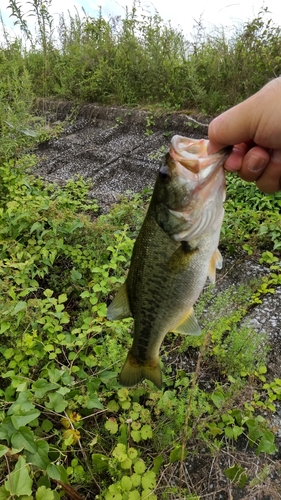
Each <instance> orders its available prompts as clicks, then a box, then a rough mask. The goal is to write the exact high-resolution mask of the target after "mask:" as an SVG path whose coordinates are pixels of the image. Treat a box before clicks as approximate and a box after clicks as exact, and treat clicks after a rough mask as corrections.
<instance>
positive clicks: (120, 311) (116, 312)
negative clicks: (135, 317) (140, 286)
mask: <svg viewBox="0 0 281 500" xmlns="http://www.w3.org/2000/svg"><path fill="white" fill-rule="evenodd" d="M130 316H132V313H131V308H130V304H129V299H128V293H127V284H126V282H125V283H124V284H123V285H122V286H121V288H120V289H119V290H118V292H117V294H116V295H115V297H114V299H113V301H112V302H111V304H110V306H109V307H108V309H107V319H109V320H110V321H113V320H115V319H124V318H128V317H130Z"/></svg>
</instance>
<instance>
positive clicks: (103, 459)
mask: <svg viewBox="0 0 281 500" xmlns="http://www.w3.org/2000/svg"><path fill="white" fill-rule="evenodd" d="M92 461H93V464H94V466H95V467H96V468H97V469H98V471H99V472H101V471H104V470H107V469H108V463H109V459H108V457H107V456H106V455H103V454H102V453H93V455H92Z"/></svg>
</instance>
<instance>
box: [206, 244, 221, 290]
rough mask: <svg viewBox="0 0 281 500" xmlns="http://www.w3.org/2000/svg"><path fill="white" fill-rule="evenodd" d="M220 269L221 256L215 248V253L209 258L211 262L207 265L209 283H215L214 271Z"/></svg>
mask: <svg viewBox="0 0 281 500" xmlns="http://www.w3.org/2000/svg"><path fill="white" fill-rule="evenodd" d="M221 268H222V255H221V253H220V251H219V249H218V248H217V249H216V251H215V253H214V254H213V257H212V258H211V262H210V265H209V271H208V276H209V279H210V281H211V283H215V282H216V269H221Z"/></svg>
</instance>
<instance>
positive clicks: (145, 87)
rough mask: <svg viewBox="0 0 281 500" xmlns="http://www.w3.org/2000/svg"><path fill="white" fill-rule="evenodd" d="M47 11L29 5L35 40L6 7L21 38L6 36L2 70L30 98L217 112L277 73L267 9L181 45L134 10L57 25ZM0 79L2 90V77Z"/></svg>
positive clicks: (277, 44) (280, 41)
mask: <svg viewBox="0 0 281 500" xmlns="http://www.w3.org/2000/svg"><path fill="white" fill-rule="evenodd" d="M50 5H51V0H48V1H44V2H43V0H32V1H31V2H30V8H31V14H33V18H32V19H35V20H36V25H37V30H36V35H34V34H32V30H31V28H30V27H29V25H28V23H29V19H30V18H29V17H25V16H24V15H23V13H22V11H21V8H20V5H19V4H18V3H17V0H10V2H9V7H10V9H11V13H12V16H13V19H14V20H15V22H16V23H17V24H18V25H19V26H20V28H21V33H22V37H20V38H18V39H17V40H11V39H9V38H8V37H7V36H5V37H4V39H3V41H2V44H1V47H0V70H1V74H2V75H3V74H7V73H8V74H10V73H11V72H13V71H14V72H18V71H19V70H20V71H21V72H22V73H24V74H25V75H26V78H27V79H28V81H29V82H30V83H29V84H30V91H31V94H30V95H31V96H32V95H36V96H43V97H52V98H59V99H70V100H74V101H79V102H81V101H88V102H98V103H101V104H118V105H128V106H136V105H142V106H148V105H153V106H155V105H161V106H162V107H164V108H166V109H169V110H170V109H171V110H175V109H189V110H194V111H198V112H204V113H209V114H215V113H218V112H220V111H222V110H223V109H226V108H227V107H230V106H232V105H234V104H236V103H237V102H239V101H241V100H243V99H245V98H246V97H247V96H249V95H250V94H252V93H254V92H255V91H257V90H258V89H259V88H260V87H261V86H262V85H263V84H265V83H266V82H267V81H268V80H269V79H271V78H274V77H275V76H277V75H278V74H279V73H280V72H281V56H280V54H281V35H280V33H281V31H280V30H281V28H280V26H277V25H275V24H274V22H273V20H272V19H270V18H268V12H267V9H266V8H264V9H263V10H262V11H261V12H260V13H259V14H258V16H257V17H255V18H254V19H252V20H251V21H249V22H247V23H245V24H244V25H242V26H241V27H240V28H236V30H233V31H232V33H233V34H232V36H231V37H227V36H226V33H225V31H224V30H223V29H216V30H215V31H212V33H208V32H207V30H206V29H205V28H204V26H202V25H201V24H200V23H198V28H197V33H195V34H194V36H193V38H192V39H187V38H186V37H185V36H184V34H183V32H182V31H181V30H180V29H175V28H173V27H172V26H171V25H170V24H169V23H168V24H167V23H165V22H164V21H163V20H162V19H161V17H160V16H159V15H158V14H155V15H146V14H144V13H143V11H141V10H140V9H137V8H136V7H135V6H133V8H132V10H131V11H128V10H127V11H126V15H125V17H124V18H123V19H122V18H120V17H112V18H110V19H106V18H105V17H103V14H102V11H101V10H100V11H99V14H98V15H97V16H96V17H91V16H88V15H86V14H84V15H83V16H80V15H79V14H78V12H76V14H75V15H71V14H70V13H68V15H63V14H62V15H61V16H60V19H59V22H58V23H55V20H54V18H53V16H52V15H51V14H50V12H49V8H50ZM2 31H5V26H3V30H2ZM24 40H28V43H27V44H26V45H25V44H24ZM7 54H9V65H10V68H8V70H7V68H6V66H5V64H6V63H5V61H6V60H7ZM3 65H4V66H3ZM20 68H22V69H20ZM1 81H2V83H1V86H2V87H3V86H4V87H5V86H7V82H6V80H5V77H4V79H2V80H1ZM5 82H6V83H5ZM5 98H6V97H5Z"/></svg>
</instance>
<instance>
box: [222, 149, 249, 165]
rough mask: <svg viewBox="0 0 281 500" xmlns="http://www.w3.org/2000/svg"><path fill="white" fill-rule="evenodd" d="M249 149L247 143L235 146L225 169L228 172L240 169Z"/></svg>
mask: <svg viewBox="0 0 281 500" xmlns="http://www.w3.org/2000/svg"><path fill="white" fill-rule="evenodd" d="M248 149H249V147H248V146H247V144H245V143H242V144H237V145H236V146H234V148H233V149H232V151H231V153H230V155H229V157H228V158H227V160H226V161H225V163H224V168H225V170H227V171H228V172H236V171H237V170H240V169H241V167H242V164H243V158H244V156H245V154H246V153H247V151H248Z"/></svg>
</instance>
